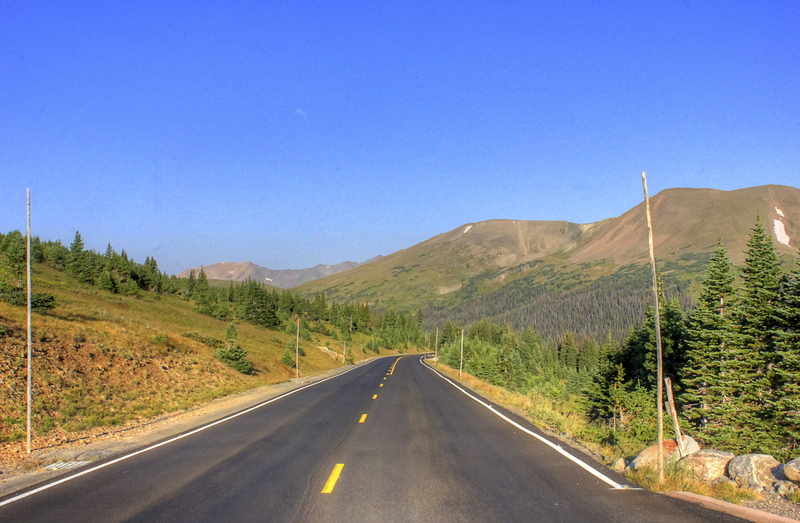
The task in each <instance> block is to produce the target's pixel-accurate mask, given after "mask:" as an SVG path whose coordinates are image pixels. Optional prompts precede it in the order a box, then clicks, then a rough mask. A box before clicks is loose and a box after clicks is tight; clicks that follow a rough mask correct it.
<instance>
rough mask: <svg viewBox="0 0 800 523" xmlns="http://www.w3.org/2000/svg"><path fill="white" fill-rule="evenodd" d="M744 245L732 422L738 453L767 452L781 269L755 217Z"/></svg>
mask: <svg viewBox="0 0 800 523" xmlns="http://www.w3.org/2000/svg"><path fill="white" fill-rule="evenodd" d="M747 246H748V250H747V251H746V252H745V255H746V256H745V262H744V266H743V267H742V269H741V277H742V286H741V288H740V296H739V298H738V302H737V307H736V309H735V312H734V323H735V325H736V334H737V336H736V338H737V339H736V340H735V345H736V353H735V355H734V358H733V361H732V366H733V368H732V369H731V370H732V375H733V376H735V377H736V380H735V383H736V385H737V389H738V390H736V391H735V393H734V394H735V401H736V403H737V405H736V406H737V409H736V417H735V418H734V420H731V421H733V424H734V426H736V427H741V429H742V431H743V432H744V433H745V434H747V435H748V438H747V440H746V441H743V442H742V450H743V451H745V452H763V453H771V452H774V451H775V450H777V449H776V442H775V440H774V436H775V433H774V431H773V430H772V428H773V426H774V425H775V423H776V422H777V419H776V416H777V412H776V411H775V406H774V404H773V402H772V397H773V395H774V392H775V391H774V389H773V379H772V376H771V375H770V372H771V371H770V369H772V367H773V366H774V364H775V363H776V359H777V354H776V353H775V351H774V344H773V341H772V333H773V332H774V328H773V327H774V313H775V306H774V299H775V297H776V292H777V289H778V280H779V274H780V269H779V265H778V257H777V255H776V254H775V247H774V245H773V244H772V239H771V238H770V237H769V236H768V235H767V234H766V233H765V232H764V228H763V227H762V226H761V219H760V217H759V218H757V219H756V223H755V225H754V226H753V229H752V233H751V235H750V240H749V241H748V243H747Z"/></svg>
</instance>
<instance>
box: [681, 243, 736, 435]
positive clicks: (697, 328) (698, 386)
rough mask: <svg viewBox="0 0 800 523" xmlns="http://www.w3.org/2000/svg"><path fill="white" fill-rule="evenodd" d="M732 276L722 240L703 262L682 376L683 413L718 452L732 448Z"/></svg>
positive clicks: (733, 429) (733, 408)
mask: <svg viewBox="0 0 800 523" xmlns="http://www.w3.org/2000/svg"><path fill="white" fill-rule="evenodd" d="M733 280H734V277H733V274H732V271H731V264H730V261H728V257H727V254H726V251H725V248H724V247H723V245H722V239H721V238H720V239H719V241H718V242H717V248H716V249H715V251H714V254H713V255H712V257H711V259H710V260H709V263H708V267H707V268H706V273H705V278H704V279H703V289H702V291H701V294H700V299H699V301H698V304H697V307H696V308H695V310H694V312H693V313H692V315H691V317H690V319H689V331H688V334H689V340H688V342H687V344H688V346H689V350H688V354H687V364H686V366H685V368H684V372H683V384H684V387H685V393H684V394H683V395H682V396H681V397H680V401H681V403H682V404H683V414H684V415H685V416H686V417H687V418H688V419H689V421H690V422H692V423H693V425H695V427H696V428H697V430H698V431H699V432H700V433H699V437H700V439H701V440H702V441H703V442H705V443H706V444H708V445H710V446H712V447H716V448H719V449H723V448H730V447H732V446H735V445H736V443H735V441H734V439H735V433H736V430H735V427H734V425H733V424H732V423H731V421H732V419H731V416H732V415H733V411H734V410H735V405H734V394H735V392H734V387H733V386H732V384H733V383H734V382H735V381H736V379H737V378H736V377H735V376H734V375H733V374H732V372H733V370H732V367H731V363H732V362H731V358H732V354H733V353H734V349H735V347H734V345H733V337H732V335H731V332H732V330H733V321H732V318H731V314H730V313H729V312H730V309H731V305H732V303H731V300H730V296H731V295H732V294H733V287H732V285H731V284H732V283H733Z"/></svg>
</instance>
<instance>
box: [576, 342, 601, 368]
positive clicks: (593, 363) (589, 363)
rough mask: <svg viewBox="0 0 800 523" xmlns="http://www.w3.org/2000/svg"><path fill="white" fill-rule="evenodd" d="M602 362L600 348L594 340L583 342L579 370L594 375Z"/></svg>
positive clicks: (579, 356) (579, 357)
mask: <svg viewBox="0 0 800 523" xmlns="http://www.w3.org/2000/svg"><path fill="white" fill-rule="evenodd" d="M599 360H600V346H599V345H598V344H597V342H596V341H594V340H593V339H592V338H588V337H587V338H586V339H584V340H583V346H582V347H581V352H580V354H578V369H579V370H581V371H583V372H589V373H594V372H595V371H596V370H597V364H598V361H599Z"/></svg>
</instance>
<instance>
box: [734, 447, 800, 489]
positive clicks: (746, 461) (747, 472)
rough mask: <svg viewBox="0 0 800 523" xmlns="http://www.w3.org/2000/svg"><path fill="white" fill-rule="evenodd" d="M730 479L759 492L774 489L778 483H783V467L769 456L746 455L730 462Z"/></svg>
mask: <svg viewBox="0 0 800 523" xmlns="http://www.w3.org/2000/svg"><path fill="white" fill-rule="evenodd" d="M728 477H729V478H731V479H732V480H733V481H735V482H736V484H737V485H739V486H740V487H744V488H749V489H753V490H759V489H762V488H769V489H771V488H772V485H773V484H774V483H775V482H776V481H783V480H784V479H786V477H785V476H784V475H783V466H782V465H781V463H780V462H779V461H778V460H777V459H775V458H773V457H772V456H768V455H767V454H745V455H744V456H736V457H735V458H733V459H732V460H730V461H729V462H728Z"/></svg>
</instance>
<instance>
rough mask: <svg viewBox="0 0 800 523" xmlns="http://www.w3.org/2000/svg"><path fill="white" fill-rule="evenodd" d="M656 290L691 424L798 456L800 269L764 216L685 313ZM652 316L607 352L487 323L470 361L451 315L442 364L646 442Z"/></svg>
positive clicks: (595, 427) (651, 413) (707, 436)
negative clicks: (741, 252) (576, 407)
mask: <svg viewBox="0 0 800 523" xmlns="http://www.w3.org/2000/svg"><path fill="white" fill-rule="evenodd" d="M798 263H800V262H798ZM737 272H738V277H739V281H741V284H740V285H739V286H738V287H735V286H734V285H733V283H734V281H735V280H736V276H737ZM659 290H660V295H661V298H660V300H659V304H660V316H661V338H662V344H663V359H664V374H665V377H669V378H670V379H671V380H672V383H673V386H674V390H675V393H676V395H677V397H676V399H677V404H678V408H679V409H680V410H681V417H682V423H683V424H684V428H685V429H688V431H689V432H690V433H691V434H692V435H693V436H695V438H696V439H698V440H699V441H700V442H701V443H703V444H704V445H707V446H709V447H713V448H717V449H721V450H730V451H733V452H738V453H750V452H756V453H766V454H771V455H773V456H776V457H778V458H779V459H783V460H787V459H790V458H794V457H797V452H798V447H800V416H798V414H797V413H798V410H799V409H798V406H800V388H798V385H797V384H798V383H800V357H799V356H798V355H800V333H798V332H797V326H798V325H800V270H798V269H796V268H795V269H794V270H792V271H789V272H784V271H782V270H781V266H780V262H779V259H778V257H777V255H776V253H775V247H774V245H773V244H772V241H771V239H770V237H769V235H768V234H766V233H765V231H764V228H763V227H762V225H761V222H760V220H757V221H756V224H755V225H754V227H753V229H752V231H751V236H750V241H749V242H748V249H747V251H746V252H745V262H744V264H743V265H742V266H741V267H739V268H738V270H737V269H736V268H735V267H733V266H732V265H731V263H730V261H729V259H728V257H727V252H726V251H725V249H724V246H723V245H722V242H721V240H720V242H719V243H718V246H717V249H716V250H715V252H714V254H713V255H712V257H711V259H710V260H709V262H708V264H707V269H706V274H705V277H704V278H703V282H702V292H701V295H700V298H699V300H698V305H697V307H696V308H694V310H692V311H691V312H690V313H689V314H688V315H687V314H686V313H685V312H684V310H683V308H682V307H681V304H680V303H679V300H678V299H677V298H672V299H667V298H666V297H665V296H664V293H663V290H664V288H663V286H662V287H661V288H660V289H659ZM654 318H655V310H654V308H653V307H652V306H651V305H648V306H647V307H646V311H645V318H644V321H643V322H641V323H637V324H636V325H635V326H634V327H632V328H631V329H630V331H629V332H628V335H627V336H626V337H625V338H624V341H623V342H622V343H621V344H620V343H618V342H617V341H616V340H615V339H614V338H613V336H611V335H609V336H608V337H607V338H606V340H605V342H604V343H603V345H602V347H600V346H599V345H598V344H597V342H596V341H595V340H594V339H592V338H591V337H586V338H583V339H582V341H581V338H580V337H577V338H576V336H575V335H574V334H573V333H572V332H565V333H564V334H563V335H562V336H561V337H560V342H558V343H556V342H555V341H554V340H553V339H552V338H547V339H545V338H543V337H542V336H541V334H540V333H539V332H537V331H536V330H534V329H533V328H531V327H527V328H525V329H524V330H522V331H521V333H519V334H518V333H517V331H516V330H515V329H514V328H513V327H512V326H510V324H509V323H507V322H506V323H502V324H497V323H493V322H492V321H489V320H488V319H486V318H483V319H481V320H479V321H476V322H473V323H471V324H470V325H469V326H468V328H467V329H465V330H466V338H465V342H464V351H463V361H462V359H461V350H460V332H461V327H460V326H459V325H458V324H456V323H453V322H451V321H450V320H447V322H446V324H445V328H444V336H443V338H444V340H445V343H444V346H443V347H442V348H441V351H440V354H441V361H442V362H443V363H445V364H447V365H449V366H452V367H454V368H459V367H460V366H461V365H463V367H464V369H465V370H467V371H468V372H470V373H471V374H473V375H474V376H476V377H479V378H481V379H484V380H487V381H489V382H490V383H492V384H494V385H500V386H503V387H506V388H508V389H511V390H515V391H521V392H524V393H526V394H529V395H533V396H534V397H536V398H540V399H543V400H547V401H553V402H558V401H560V402H570V401H571V400H573V399H577V400H578V401H579V402H580V403H581V404H582V408H581V410H582V412H583V413H584V415H586V416H588V417H589V418H590V419H591V420H593V422H592V423H591V424H589V425H587V426H586V427H585V429H584V434H581V435H580V436H581V437H583V438H585V439H589V440H595V441H598V442H604V443H614V444H617V445H620V446H622V447H625V448H629V449H630V448H637V447H638V448H641V447H643V446H644V445H646V444H649V443H650V442H652V441H653V440H654V439H655V430H656V427H655V412H656V405H655V388H656V380H655V370H656V364H655V346H656V341H655V321H654ZM545 421H546V420H545ZM556 428H557V427H556Z"/></svg>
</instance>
